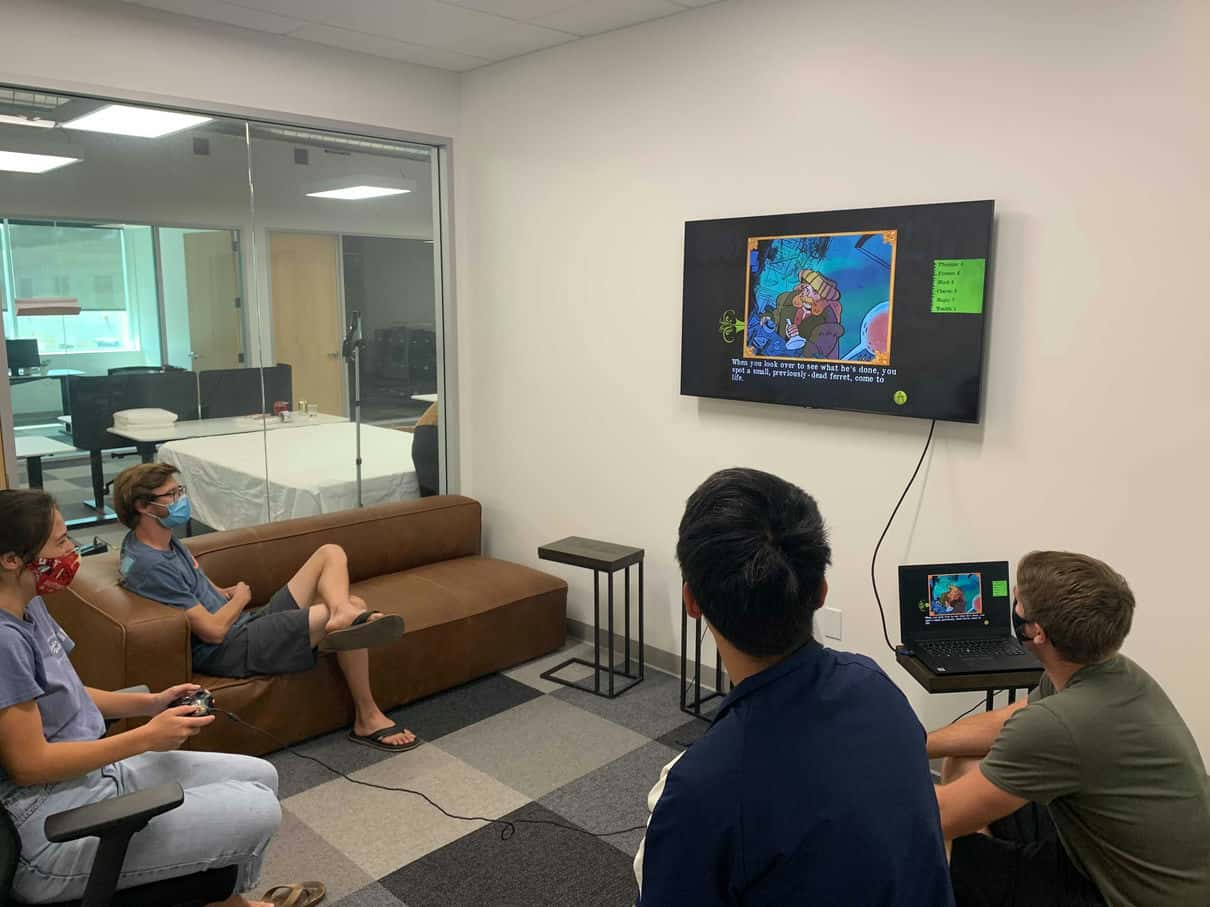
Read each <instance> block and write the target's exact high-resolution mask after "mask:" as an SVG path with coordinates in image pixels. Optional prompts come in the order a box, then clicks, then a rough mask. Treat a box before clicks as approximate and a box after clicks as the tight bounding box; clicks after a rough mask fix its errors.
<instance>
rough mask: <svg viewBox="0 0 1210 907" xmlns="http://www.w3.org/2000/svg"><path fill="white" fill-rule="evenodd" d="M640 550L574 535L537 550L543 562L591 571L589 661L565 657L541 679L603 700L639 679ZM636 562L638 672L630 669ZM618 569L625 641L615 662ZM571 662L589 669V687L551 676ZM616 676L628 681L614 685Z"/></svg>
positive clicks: (642, 667) (641, 668) (642, 656)
mask: <svg viewBox="0 0 1210 907" xmlns="http://www.w3.org/2000/svg"><path fill="white" fill-rule="evenodd" d="M643 553H644V552H643V549H642V548H629V547H627V546H625V545H615V544H613V543H612V542H601V541H597V540H596V539H585V538H580V537H579V536H574V535H573V536H571V537H569V538H565V539H561V540H559V541H557V542H551V543H550V544H549V545H543V546H542V547H541V548H539V549H538V557H539V558H541V559H542V560H544V561H555V562H556V563H560V564H571V565H572V566H575V567H585V568H587V569H589V570H591V571H592V605H593V621H592V629H593V634H592V637H593V656H592V658H593V660H592V662H591V663H589V662H588V661H586V660H584V659H583V658H569V659H567V661H565V662H563V663H562V664H558V665H555V666H554V667H553V668H551V669H550V670H549V671H546V672H545V673H543V674H542V679H543V680H551V681H554V682H555V683H561V684H563V685H564V686H567V687H574V688H576V689H577V690H584V691H585V692H588V693H595V694H596V695H597V696H604V697H605V698H606V699H614V698H615V697H617V696H621V695H622V694H623V693H625V692H626V691H627V690H629V689H630V688H631V687H632V686H634V685H635V684H637V683H641V682H642V680H643V677H644V676H645V669H646V656H645V654H644V652H643ZM636 564H637V565H638V568H639V615H638V617H639V639H638V647H639V651H638V673H637V674H634V673H632V672H631V668H630V665H631V658H630V568H631V567H633V566H635V565H636ZM618 570H625V571H626V598H625V622H624V626H625V643H624V646H623V648H624V653H625V658H624V660H623V661H622V663H621V664H620V665H619V664H615V663H614V660H613V657H614V656H613V652H614V649H613V575H614V573H616V572H617V571H618ZM602 573H607V574H608V575H609V602H608V608H609V617H608V625H607V630H608V633H609V658H608V661H606V662H605V664H604V665H602V664H601V574H602ZM572 664H579V665H583V666H584V667H586V668H592V686H591V688H590V687H589V686H588V685H587V684H588V681H587V680H582V681H570V680H563V679H562V678H560V677H556V676H555V674H557V673H558V672H559V671H562V670H563V669H564V668H566V667H567V666H568V665H572ZM602 674H604V675H605V678H606V679H607V680H608V689H607V691H602V689H601V686H602V683H601V681H602V677H601V675H602ZM617 677H624V678H626V680H627V681H629V682H628V683H626V684H625V685H623V686H621V687H618V686H617V684H616V678H617Z"/></svg>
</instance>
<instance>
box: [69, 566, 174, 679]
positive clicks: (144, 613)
mask: <svg viewBox="0 0 1210 907" xmlns="http://www.w3.org/2000/svg"><path fill="white" fill-rule="evenodd" d="M46 604H47V606H48V607H49V609H50V613H51V615H52V616H53V617H54V618H55V620H56V621H58V622H59V625H60V626H61V627H63V629H64V630H66V631H67V635H68V636H70V637H71V638H72V640H73V641H74V642H75V644H76V647H75V649H74V650H73V651H72V653H71V661H72V664H73V665H75V668H76V671H77V672H78V673H79V675H80V678H81V679H82V680H83V681H84V683H85V684H86V685H88V686H91V687H96V688H98V689H102V690H120V689H121V688H122V687H127V686H132V685H134V684H141V683H142V684H147V686H149V687H151V689H152V690H162V689H164V688H165V687H169V686H172V685H173V684H174V683H185V682H187V681H188V680H189V678H190V674H191V672H192V664H191V659H190V655H189V651H190V635H189V620H188V618H186V617H185V612H184V611H181V610H180V609H179V608H171V607H169V606H167V605H162V604H160V603H159V602H153V601H150V600H148V599H145V598H142V597H141V596H138V595H134V594H133V593H131V592H127V591H126V590H125V589H123V588H122V587H121V586H119V585H118V555H117V553H116V552H114V553H112V554H107V555H96V556H94V557H87V558H85V559H84V561H83V563H82V564H81V565H80V572H79V573H78V574H77V575H76V579H75V581H74V582H73V583H72V584H71V586H70V588H68V590H67V591H66V592H60V593H58V594H56V595H51V596H47V599H46Z"/></svg>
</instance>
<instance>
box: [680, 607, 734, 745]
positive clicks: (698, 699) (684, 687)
mask: <svg viewBox="0 0 1210 907" xmlns="http://www.w3.org/2000/svg"><path fill="white" fill-rule="evenodd" d="M723 676H724V675H723V656H722V653H721V652H716V653H715V656H714V686H715V689H714V691H713V692H710V693H707V694H706V695H705V696H703V695H702V619H701V618H700V617H699V618H697V619H696V620H694V622H693V698H692V699H690V698H689V615H688V614H687V613H686V612H685V608H684V606H683V605H682V606H681V711H682V712H684V713H685V714H686V715H692V716H693V717H694V718H701V719H702V720H703V721H710V720H711V719H712V716H711V715H707V714H703V713H702V706H704V705H705V704H706V703H707V702H710V701H711V700H713V699H721V698H723V697H725V696H726V695H727V693H726V692H724V690H723ZM728 686H729V688H730V689H732V690H733V689H735V684H733V683H732V684H728ZM720 705H721V703H720Z"/></svg>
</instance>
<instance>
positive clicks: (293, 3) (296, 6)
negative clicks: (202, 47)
mask: <svg viewBox="0 0 1210 907" xmlns="http://www.w3.org/2000/svg"><path fill="white" fill-rule="evenodd" d="M229 2H231V3H233V4H234V5H236V6H242V7H245V8H246V9H257V10H262V11H264V12H268V13H276V14H277V15H279V16H286V17H287V18H290V19H305V20H307V21H309V22H327V21H329V20H330V19H332V17H334V16H337V15H339V14H340V11H341V9H342V7H344V6H347V5H348V4H347V3H341V2H339V0H229ZM354 2H356V0H354ZM193 4H194V6H196V7H198V8H199V9H203V8H205V7H207V6H209V5H210V0H193ZM194 15H202V14H201V13H194Z"/></svg>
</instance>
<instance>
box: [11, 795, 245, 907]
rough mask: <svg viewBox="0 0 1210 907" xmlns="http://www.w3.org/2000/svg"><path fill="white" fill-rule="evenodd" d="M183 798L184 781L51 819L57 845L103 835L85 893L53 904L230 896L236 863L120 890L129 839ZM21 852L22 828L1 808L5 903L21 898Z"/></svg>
mask: <svg viewBox="0 0 1210 907" xmlns="http://www.w3.org/2000/svg"><path fill="white" fill-rule="evenodd" d="M184 800H185V792H184V791H183V790H181V786H180V785H179V784H162V785H160V786H158V787H149V788H147V789H146V790H140V791H135V792H134V793H133V794H125V795H124V796H121V797H114V798H113V799H110V800H102V801H101V802H99V803H89V804H88V805H87V806H80V807H77V808H76V809H69V810H67V811H65V812H61V813H55V814H54V815H53V816H50V817H49V818H47V820H46V837H47V838H48V839H49V840H51V841H53V842H55V843H57V844H61V843H65V842H67V841H77V840H80V839H81V838H90V837H96V838H100V845H99V846H98V847H97V853H96V856H95V857H94V858H93V863H92V871H91V872H90V873H89V876H88V885H87V887H86V888H85V890H84V896H83V897H82V898H80V899H79V900H76V901H61V902H59V903H58V904H55V905H52V907H105V905H112V907H202V905H204V904H209V903H212V902H214V901H221V900H224V899H225V898H228V897H230V896H231V893H232V892H233V891H234V890H235V883H236V879H237V872H238V870H237V868H236V867H235V866H224V867H222V868H221V869H210V870H207V871H205V872H196V873H193V874H192V875H187V876H180V877H179V878H175V879H164V880H163V881H160V882H152V883H151V884H149V885H139V886H137V887H135V888H126V889H123V890H122V891H115V889H116V887H117V884H118V875H119V874H120V873H121V871H122V863H123V862H124V861H125V860H126V850H127V848H128V847H129V845H130V839H131V838H132V837H133V836H134V834H135V833H136V832H138V831H141V830H142V829H143V828H145V827H146V825H147V823H148V822H150V821H151V820H152V819H153V818H154V817H155V816H158V815H160V814H161V813H166V812H168V811H170V810H173V809H176V808H177V807H178V806H180V805H181V803H183V802H184ZM20 853H21V838H20V836H19V835H18V833H17V827H16V826H15V825H14V824H13V820H12V817H11V816H9V814H8V811H7V810H5V809H0V907H7V905H9V904H13V905H16V904H18V903H20V902H19V901H17V900H15V899H14V898H13V896H12V885H13V877H14V875H15V874H16V871H17V858H18V856H19V855H20Z"/></svg>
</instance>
